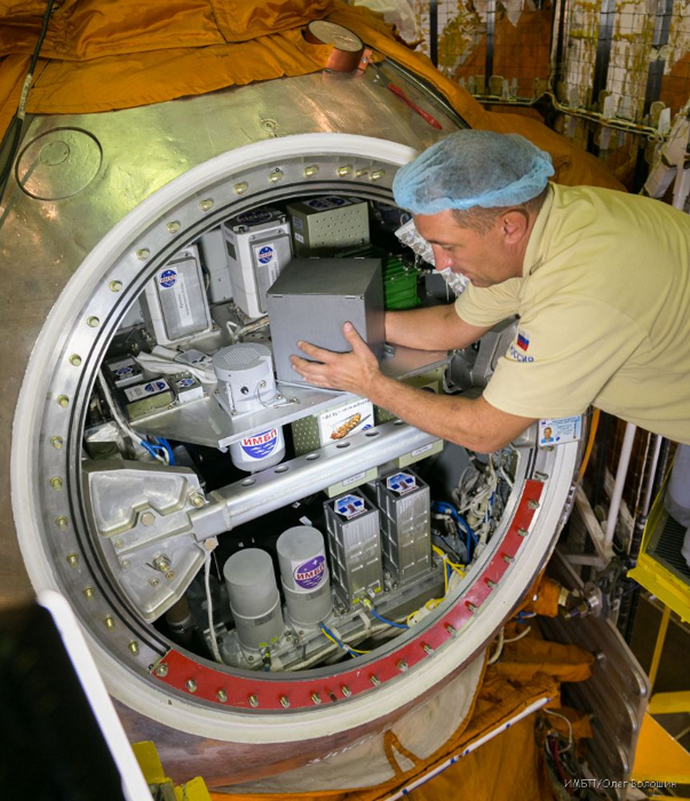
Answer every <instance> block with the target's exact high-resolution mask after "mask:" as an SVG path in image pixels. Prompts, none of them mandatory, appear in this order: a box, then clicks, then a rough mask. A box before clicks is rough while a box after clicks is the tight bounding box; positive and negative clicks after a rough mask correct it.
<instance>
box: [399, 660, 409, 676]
mask: <svg viewBox="0 0 690 801" xmlns="http://www.w3.org/2000/svg"><path fill="white" fill-rule="evenodd" d="M396 667H397V668H398V670H399V671H400V672H401V673H405V671H406V670H407V668H408V665H407V662H406V661H405V660H404V659H401V660H400V661H399V662H398V664H397V665H396Z"/></svg>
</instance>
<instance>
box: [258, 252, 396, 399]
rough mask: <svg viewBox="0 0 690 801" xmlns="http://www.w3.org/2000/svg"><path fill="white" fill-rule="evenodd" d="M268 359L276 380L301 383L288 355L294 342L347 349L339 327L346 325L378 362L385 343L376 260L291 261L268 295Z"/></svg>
mask: <svg viewBox="0 0 690 801" xmlns="http://www.w3.org/2000/svg"><path fill="white" fill-rule="evenodd" d="M267 301H268V314H269V317H270V320H271V339H272V341H273V358H274V360H275V366H276V373H277V376H278V380H279V381H287V382H289V383H293V384H303V383H304V381H303V379H302V377H301V376H300V375H299V374H298V373H296V372H295V371H294V370H293V369H292V365H291V364H290V356H292V355H293V354H296V355H302V356H304V354H303V353H301V351H300V350H299V349H298V347H297V342H298V341H299V340H304V341H305V342H311V343H313V344H314V345H318V346H319V347H321V348H327V349H328V350H333V351H338V352H340V353H342V352H346V351H349V350H350V345H349V343H348V342H347V340H346V339H345V337H344V336H343V324H344V323H346V322H348V321H349V322H351V323H352V324H353V325H354V326H355V328H356V329H357V331H358V333H359V335H360V336H361V337H362V338H363V339H364V340H365V341H366V342H367V344H368V345H369V347H370V348H371V349H372V351H373V352H374V353H375V354H376V357H377V358H379V359H380V358H381V356H382V355H383V345H384V339H385V330H384V297H383V278H382V273H381V261H380V259H293V260H292V261H291V262H290V264H289V265H288V266H287V267H286V268H285V269H284V270H283V272H282V273H281V275H280V277H279V278H278V280H277V281H276V282H275V283H274V284H273V286H272V287H271V288H270V289H269V290H268V295H267Z"/></svg>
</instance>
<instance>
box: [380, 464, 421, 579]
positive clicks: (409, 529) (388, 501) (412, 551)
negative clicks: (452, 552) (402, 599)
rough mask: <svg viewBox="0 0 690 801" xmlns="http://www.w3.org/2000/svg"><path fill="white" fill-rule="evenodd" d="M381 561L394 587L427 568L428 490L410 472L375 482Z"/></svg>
mask: <svg viewBox="0 0 690 801" xmlns="http://www.w3.org/2000/svg"><path fill="white" fill-rule="evenodd" d="M376 503H377V505H378V507H379V509H380V511H381V533H382V535H383V536H382V549H383V561H384V565H385V566H386V568H387V569H388V570H389V571H390V574H391V576H392V577H393V578H394V579H395V580H396V581H397V582H398V584H407V583H408V582H414V581H415V580H416V579H417V578H419V576H420V575H421V574H423V573H425V572H426V571H427V570H429V568H430V567H431V521H430V504H431V497H430V490H429V486H428V485H427V484H425V483H424V482H423V481H422V480H421V479H420V478H419V476H417V475H415V474H414V473H413V472H411V471H407V470H405V471H397V472H395V473H392V474H391V475H389V476H387V477H385V478H381V479H379V480H378V481H377V482H376Z"/></svg>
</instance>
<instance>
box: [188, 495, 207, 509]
mask: <svg viewBox="0 0 690 801" xmlns="http://www.w3.org/2000/svg"><path fill="white" fill-rule="evenodd" d="M189 502H190V503H191V504H192V506H196V508H197V509H198V508H199V507H200V506H203V505H204V499H203V498H202V496H201V495H199V493H198V492H195V493H194V494H193V495H190V497H189Z"/></svg>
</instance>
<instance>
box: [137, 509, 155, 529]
mask: <svg viewBox="0 0 690 801" xmlns="http://www.w3.org/2000/svg"><path fill="white" fill-rule="evenodd" d="M140 520H141V525H142V526H152V525H153V524H154V523H155V522H156V518H155V516H154V515H153V513H152V512H144V514H143V515H142V516H141V518H140Z"/></svg>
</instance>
